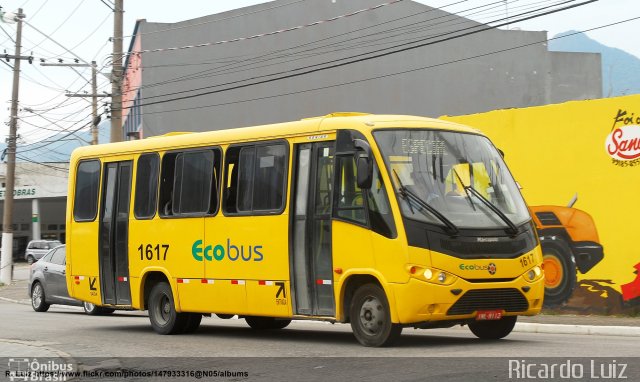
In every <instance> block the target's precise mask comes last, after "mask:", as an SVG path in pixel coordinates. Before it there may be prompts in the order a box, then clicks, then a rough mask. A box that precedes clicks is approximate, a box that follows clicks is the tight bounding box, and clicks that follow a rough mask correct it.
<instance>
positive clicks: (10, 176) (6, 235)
mask: <svg viewBox="0 0 640 382" xmlns="http://www.w3.org/2000/svg"><path fill="white" fill-rule="evenodd" d="M2 17H3V19H4V20H7V14H3V15H2ZM24 17H25V15H24V14H23V13H22V8H20V9H18V13H17V14H16V15H15V16H14V17H13V21H15V22H16V23H17V28H16V51H15V53H16V54H15V56H14V57H13V58H14V59H15V62H14V64H13V92H12V94H11V120H10V122H9V137H8V138H7V174H6V180H5V182H6V187H5V192H4V216H3V219H2V260H1V261H0V282H1V283H4V284H10V283H11V279H12V278H13V190H14V186H15V175H16V139H17V132H18V95H19V89H20V62H21V61H22V60H23V59H27V60H33V57H22V56H21V53H22V46H21V43H22V19H23V18H24Z"/></svg>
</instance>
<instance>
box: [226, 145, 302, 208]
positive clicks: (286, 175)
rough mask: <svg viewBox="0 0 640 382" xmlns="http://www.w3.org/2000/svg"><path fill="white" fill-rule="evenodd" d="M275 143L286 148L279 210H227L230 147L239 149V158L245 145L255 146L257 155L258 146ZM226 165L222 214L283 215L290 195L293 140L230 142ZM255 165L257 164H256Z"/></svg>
mask: <svg viewBox="0 0 640 382" xmlns="http://www.w3.org/2000/svg"><path fill="white" fill-rule="evenodd" d="M275 144H282V145H283V146H284V148H285V168H284V176H283V179H282V190H283V194H282V206H281V207H280V208H279V209H277V210H275V209H274V210H253V209H252V210H251V211H243V212H239V211H236V212H230V211H227V210H226V208H225V204H226V203H225V202H224V201H225V198H226V197H227V188H228V187H227V183H228V179H227V176H228V175H229V174H228V173H227V172H228V167H229V163H228V159H229V155H227V153H228V151H229V150H230V149H236V148H237V149H238V154H237V155H238V158H239V157H240V151H241V150H242V148H244V147H254V148H255V149H256V156H257V152H258V150H257V148H258V147H260V146H272V145H275ZM223 162H224V165H223V169H222V172H223V174H222V182H223V184H222V189H221V192H222V196H221V197H220V203H219V204H220V210H222V215H223V216H228V217H235V216H271V215H282V213H284V211H285V210H286V209H287V203H288V197H289V192H290V190H289V187H288V184H289V177H290V176H289V172H290V171H291V142H289V140H287V139H285V138H278V139H269V140H264V141H247V142H242V143H233V144H229V145H228V146H227V147H226V149H225V150H224V161H223ZM254 165H255V164H254ZM239 171H240V169H238V175H237V176H238V177H239V176H240V174H239ZM254 178H255V172H254ZM237 202H238V201H237V199H236V208H237Z"/></svg>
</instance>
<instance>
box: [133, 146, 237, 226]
mask: <svg viewBox="0 0 640 382" xmlns="http://www.w3.org/2000/svg"><path fill="white" fill-rule="evenodd" d="M206 150H212V151H213V150H218V152H219V154H220V174H222V172H223V168H222V166H223V164H224V160H225V158H224V150H223V149H222V147H221V146H220V145H212V146H198V147H188V148H187V147H185V148H179V149H172V150H167V151H164V152H162V153H161V155H160V172H159V173H158V200H157V202H156V216H157V217H159V218H160V219H184V218H194V217H208V216H216V215H217V214H218V212H220V202H221V196H220V192H221V190H220V185H221V181H222V179H221V178H222V176H220V177H218V179H217V182H216V187H217V188H216V205H215V208H214V209H213V211H212V212H211V213H209V212H205V213H202V212H197V213H188V214H185V213H178V214H173V213H172V214H171V215H165V214H163V213H161V212H162V210H161V208H163V207H164V206H160V203H161V200H160V196H161V189H162V184H161V182H162V170H163V167H162V165H163V160H164V157H165V156H166V155H170V154H175V158H174V161H175V159H176V158H177V156H178V155H179V154H181V153H183V154H184V153H187V152H194V151H206ZM213 155H214V162H213V174H215V167H216V163H215V152H214V154H213ZM175 181H176V173H175V162H174V169H173V180H172V182H171V184H172V186H171V191H172V192H171V195H172V196H171V198H173V190H174V189H175ZM212 185H213V182H212ZM212 196H213V192H209V208H208V209H211V197H212ZM171 203H173V200H171ZM141 220H143V219H141Z"/></svg>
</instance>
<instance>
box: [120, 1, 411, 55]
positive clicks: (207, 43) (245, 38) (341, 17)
mask: <svg viewBox="0 0 640 382" xmlns="http://www.w3.org/2000/svg"><path fill="white" fill-rule="evenodd" d="M401 1H403V0H391V1H388V2H386V3H383V4H379V5H376V6H373V7H369V8H365V9H360V10H358V11H355V12H351V13H347V14H344V15H340V16H336V17H332V18H330V19H325V20H318V21H314V22H312V23H309V24H303V25H298V26H295V27H290V28H285V29H280V30H277V31H272V32H267V33H260V34H256V35H253V36H247V37H238V38H234V39H231V40H221V41H216V42H205V43H202V44H196V45H184V46H177V47H171V48H157V49H143V50H138V51H132V52H131V53H132V54H138V53H157V52H171V51H176V50H184V49H192V48H203V47H207V46H214V45H222V44H228V43H233V42H240V41H247V40H253V39H256V38H261V37H267V36H273V35H276V34H281V33H287V32H292V31H296V30H300V29H303V28H311V27H315V26H318V25H322V24H324V23H330V22H333V21H337V20H340V19H344V18H347V17H351V16H355V15H358V14H360V13H363V12H368V11H374V10H376V9H379V8H382V7H385V6H387V5H393V4H397V3H399V2H401Z"/></svg>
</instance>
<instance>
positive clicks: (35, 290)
mask: <svg viewBox="0 0 640 382" xmlns="http://www.w3.org/2000/svg"><path fill="white" fill-rule="evenodd" d="M50 306H51V305H49V304H47V302H46V298H45V294H44V287H43V286H42V284H40V282H38V281H36V282H35V283H33V285H32V286H31V307H32V308H33V310H35V311H36V312H46V311H47V310H49V307H50Z"/></svg>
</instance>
